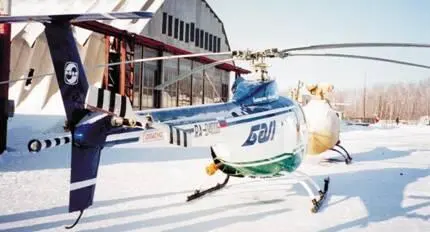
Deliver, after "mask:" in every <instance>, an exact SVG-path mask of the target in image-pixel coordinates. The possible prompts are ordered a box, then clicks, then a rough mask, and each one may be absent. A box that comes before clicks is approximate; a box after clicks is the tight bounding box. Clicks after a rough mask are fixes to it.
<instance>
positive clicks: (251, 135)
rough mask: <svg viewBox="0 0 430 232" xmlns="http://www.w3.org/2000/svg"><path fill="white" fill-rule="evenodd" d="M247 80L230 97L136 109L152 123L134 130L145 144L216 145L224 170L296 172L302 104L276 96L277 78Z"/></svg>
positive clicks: (301, 150)
mask: <svg viewBox="0 0 430 232" xmlns="http://www.w3.org/2000/svg"><path fill="white" fill-rule="evenodd" d="M243 84H246V81H245V82H244V83H242V85H241V84H239V86H238V88H237V89H236V91H235V96H234V97H233V100H232V101H231V102H227V103H217V104H209V105H199V106H189V107H181V108H164V109H156V110H145V111H137V112H136V115H137V116H138V117H141V119H142V120H144V119H145V118H148V117H149V118H151V120H152V122H153V127H152V128H149V129H147V130H142V131H140V132H139V131H132V132H131V133H132V134H134V136H135V137H138V138H136V139H138V141H139V142H142V143H151V142H156V143H160V142H161V143H169V144H173V145H177V146H183V147H196V146H203V147H212V148H213V151H214V152H215V154H212V155H213V158H214V159H216V160H217V161H218V162H221V163H222V168H221V170H222V171H224V172H225V173H227V174H231V175H239V176H240V175H242V176H273V175H276V174H278V173H279V172H284V171H287V172H292V171H294V170H295V169H296V168H297V167H298V166H299V165H300V163H301V161H302V159H303V156H304V154H305V153H306V144H307V127H306V121H305V118H304V114H303V111H302V109H301V106H300V105H299V104H297V103H296V102H294V101H293V100H291V99H289V98H286V97H282V96H278V95H277V94H276V91H275V88H276V83H275V82H274V81H268V82H267V81H266V82H261V83H256V84H254V85H252V86H251V87H250V86H246V85H245V86H244V85H243ZM245 87H246V89H244V88H245ZM242 90H243V91H245V92H241V91H242ZM250 91H251V92H250ZM245 93H250V94H245ZM157 125H158V126H157ZM163 134H164V137H163ZM126 141H129V139H128V140H127V139H126Z"/></svg>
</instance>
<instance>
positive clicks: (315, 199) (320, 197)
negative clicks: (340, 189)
mask: <svg viewBox="0 0 430 232" xmlns="http://www.w3.org/2000/svg"><path fill="white" fill-rule="evenodd" d="M292 174H293V175H294V176H295V178H294V179H295V180H296V181H297V182H298V183H299V184H301V185H302V187H303V188H304V189H305V190H306V192H307V193H308V195H309V197H310V198H311V202H312V208H311V212H312V213H317V212H318V211H319V210H320V208H321V206H322V204H323V203H324V201H325V199H326V196H327V192H328V186H329V183H330V178H329V177H327V178H325V179H324V188H323V190H321V189H320V188H319V186H318V185H317V184H316V183H315V181H314V180H312V178H311V177H310V176H308V175H306V174H305V173H303V172H300V171H297V170H296V171H295V172H294V173H292ZM281 177H282V175H281ZM229 179H230V175H227V177H226V178H225V180H224V182H222V183H221V184H220V183H218V184H216V185H215V186H214V187H211V188H208V189H205V190H199V189H198V190H195V191H194V193H193V194H191V195H189V196H187V202H189V201H192V200H195V199H197V198H200V197H203V196H205V195H206V194H208V193H211V192H214V191H217V190H220V189H222V188H223V187H225V186H226V185H227V183H228V181H229ZM306 180H307V181H309V182H310V185H311V186H312V187H313V189H312V188H311V187H310V185H309V183H307V182H305V181H306ZM315 192H317V194H315Z"/></svg>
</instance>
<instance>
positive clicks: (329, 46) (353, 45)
mask: <svg viewBox="0 0 430 232" xmlns="http://www.w3.org/2000/svg"><path fill="white" fill-rule="evenodd" d="M359 47H417V48H430V44H419V43H338V44H318V45H311V46H303V47H295V48H287V49H284V50H281V52H292V51H305V50H318V49H335V48H359Z"/></svg>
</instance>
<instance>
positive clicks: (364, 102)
mask: <svg viewBox="0 0 430 232" xmlns="http://www.w3.org/2000/svg"><path fill="white" fill-rule="evenodd" d="M366 77H367V74H366V73H365V74H364V88H363V121H364V120H365V119H366Z"/></svg>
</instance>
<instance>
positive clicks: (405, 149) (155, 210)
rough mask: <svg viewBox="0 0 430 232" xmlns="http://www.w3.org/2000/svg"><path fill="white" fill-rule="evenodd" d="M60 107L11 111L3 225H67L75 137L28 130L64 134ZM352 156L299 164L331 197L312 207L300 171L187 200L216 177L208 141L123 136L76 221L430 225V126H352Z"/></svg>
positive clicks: (292, 226) (241, 227)
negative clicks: (45, 112) (33, 148)
mask: <svg viewBox="0 0 430 232" xmlns="http://www.w3.org/2000/svg"><path fill="white" fill-rule="evenodd" d="M63 123H64V119H63V118H62V117H61V116H36V115H33V116H31V115H16V117H14V118H12V119H10V122H9V124H10V127H9V138H8V140H9V141H8V146H9V148H8V152H6V153H4V154H3V155H2V156H0V188H1V191H0V230H4V231H10V232H14V231H45V230H46V231H65V229H64V226H67V225H71V224H72V223H73V222H74V220H75V219H76V218H77V216H78V213H77V212H74V213H68V212H67V211H68V195H69V178H70V177H69V175H70V170H69V167H70V145H64V146H62V147H56V148H52V149H48V150H45V151H43V152H41V153H38V154H31V153H28V152H26V146H27V142H28V140H29V139H32V138H50V137H51V136H52V135H60V134H64V132H62V131H61V126H62V124H63ZM342 130H343V132H342V133H341V136H340V138H341V141H342V144H343V145H344V147H345V148H347V149H348V150H349V152H350V153H351V155H352V157H353V162H352V164H350V165H345V164H344V163H334V164H326V163H322V162H320V161H321V159H322V158H323V157H324V158H328V157H331V156H336V157H338V155H336V153H334V152H326V153H324V154H323V155H322V156H307V157H306V159H305V161H304V163H303V164H302V165H301V166H300V167H299V170H301V171H303V172H305V173H307V174H309V175H310V176H312V177H313V178H314V180H315V181H316V182H317V183H319V184H320V185H321V186H322V184H323V179H324V178H325V177H326V176H330V179H331V182H330V187H329V193H328V197H327V199H326V201H325V203H324V204H323V207H322V208H321V210H320V212H318V213H316V214H313V213H311V211H310V209H311V202H310V200H309V197H308V196H307V194H306V191H305V190H304V189H303V188H302V187H301V186H300V185H298V184H294V183H293V182H292V181H291V180H288V179H285V178H281V179H271V180H258V179H235V178H233V179H231V180H230V182H229V183H228V185H227V187H226V188H224V189H222V190H221V191H218V192H215V193H212V194H210V195H207V196H206V197H203V198H201V199H198V200H195V201H192V202H186V201H185V200H186V196H187V195H189V194H191V193H192V192H193V191H194V190H195V189H196V188H198V187H199V186H204V187H210V186H211V185H214V184H215V183H217V182H221V181H222V180H223V178H224V176H223V175H222V174H221V173H218V174H216V175H215V176H212V177H208V176H207V175H206V174H205V171H204V168H205V166H206V165H207V164H209V162H210V158H209V157H210V156H209V149H207V148H190V149H188V150H185V148H177V147H167V148H161V147H144V145H138V144H134V145H119V146H117V147H113V148H109V149H107V148H106V149H105V150H104V151H103V152H102V158H101V166H100V169H99V177H98V182H97V189H96V194H95V199H94V205H93V206H91V207H90V208H89V209H88V210H86V211H85V212H84V215H83V218H82V219H81V221H80V223H79V224H78V225H77V226H76V227H75V228H74V229H73V230H74V231H131V230H133V231H263V230H264V231H266V230H270V231H430V220H429V219H430V184H429V183H430V177H429V174H430V171H429V170H430V169H429V167H430V142H429V137H430V127H429V126H406V125H399V126H389V127H388V126H378V125H375V126H370V127H362V126H343V127H342Z"/></svg>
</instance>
